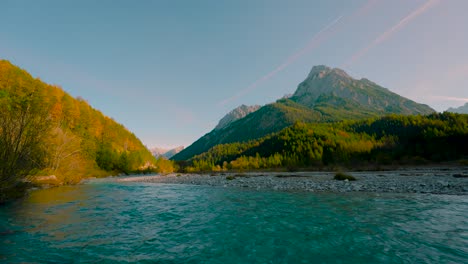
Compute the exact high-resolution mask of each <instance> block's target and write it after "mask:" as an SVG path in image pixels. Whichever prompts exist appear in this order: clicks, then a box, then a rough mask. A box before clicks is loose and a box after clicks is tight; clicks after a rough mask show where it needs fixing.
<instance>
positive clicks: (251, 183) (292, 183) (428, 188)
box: [118, 167, 468, 195]
mask: <svg viewBox="0 0 468 264" xmlns="http://www.w3.org/2000/svg"><path fill="white" fill-rule="evenodd" d="M334 175H335V173H333V172H294V173H291V172H281V173H279V172H264V173H258V172H249V173H244V174H242V176H239V174H235V173H223V174H217V175H209V174H178V175H176V174H171V175H167V176H160V175H153V176H135V177H125V178H121V179H118V181H121V182H150V183H170V184H193V185H209V186H221V187H240V188H252V189H271V190H303V191H311V192H321V191H322V192H376V193H386V192H391V193H432V194H452V195H467V194H468V178H466V177H457V176H455V175H468V168H467V167H456V168H450V169H447V168H424V169H420V168H417V169H404V170H394V171H378V172H377V171H364V172H353V177H354V178H355V179H356V180H357V181H349V180H348V181H337V180H334Z"/></svg>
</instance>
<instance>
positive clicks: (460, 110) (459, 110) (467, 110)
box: [447, 103, 468, 114]
mask: <svg viewBox="0 0 468 264" xmlns="http://www.w3.org/2000/svg"><path fill="white" fill-rule="evenodd" d="M447 112H452V113H459V114H468V103H465V104H464V105H462V106H460V107H457V108H452V107H450V108H449V109H447Z"/></svg>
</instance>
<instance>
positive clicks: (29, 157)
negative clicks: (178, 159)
mask: <svg viewBox="0 0 468 264" xmlns="http://www.w3.org/2000/svg"><path fill="white" fill-rule="evenodd" d="M159 163H161V164H158V161H157V160H155V159H154V157H153V156H152V155H151V153H150V152H149V151H148V150H147V149H146V147H145V146H144V145H143V144H142V143H141V141H140V140H139V139H138V138H137V137H136V136H135V135H134V134H133V133H131V132H130V131H129V130H128V129H126V128H125V127H124V126H123V125H121V124H119V123H117V122H115V121H114V120H113V119H112V118H109V117H107V116H105V115H103V114H102V113H101V112H99V111H98V110H96V109H94V108H92V107H91V106H90V105H89V104H88V103H87V102H86V101H85V100H83V99H80V98H78V99H75V98H73V97H72V96H70V95H69V94H68V93H66V92H65V91H64V90H63V89H61V88H60V87H57V86H54V85H49V84H46V83H44V82H42V81H41V80H40V79H36V78H33V77H32V76H31V75H30V74H29V73H27V72H26V71H25V70H22V69H20V68H18V67H16V66H14V65H12V64H11V63H10V62H8V61H5V60H0V179H1V181H0V193H6V190H8V189H11V188H14V186H15V185H16V184H18V182H20V181H21V179H22V178H23V177H24V176H25V175H31V174H35V175H49V176H51V175H53V176H54V177H52V179H56V182H58V183H60V184H62V183H64V184H66V183H74V182H77V181H79V180H80V179H81V178H83V177H90V176H96V175H102V174H109V173H120V172H125V173H128V172H132V171H136V170H143V169H148V168H155V169H163V168H164V167H167V166H168V165H170V164H165V162H164V161H160V162H159ZM163 163H164V164H163ZM158 166H159V168H158ZM0 200H2V198H1V197H0Z"/></svg>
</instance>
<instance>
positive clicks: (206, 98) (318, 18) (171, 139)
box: [0, 0, 468, 147]
mask: <svg viewBox="0 0 468 264" xmlns="http://www.w3.org/2000/svg"><path fill="white" fill-rule="evenodd" d="M0 10H1V16H0V58H2V59H7V60H10V61H11V62H12V63H14V64H16V65H18V66H20V67H21V68H24V69H26V70H27V71H29V72H30V73H31V74H32V75H33V76H35V77H39V78H41V79H42V80H44V81H46V82H48V83H51V84H57V85H59V86H61V87H62V88H63V89H64V90H65V91H67V92H69V93H71V94H72V95H73V96H81V97H83V98H85V99H86V100H87V101H88V102H89V103H90V104H91V105H92V106H93V107H95V108H97V109H99V110H101V111H102V112H103V113H105V114H106V115H108V116H111V117H112V118H114V119H115V120H117V121H118V122H120V123H122V124H124V125H125V126H126V127H127V128H128V129H130V130H131V131H133V132H134V133H135V134H136V135H137V136H138V137H139V138H140V139H141V140H142V141H143V143H145V144H146V145H147V146H149V147H153V146H162V147H172V146H178V145H184V146H187V145H189V144H191V143H192V142H193V141H194V140H196V139H198V138H199V137H200V136H202V135H204V134H205V133H207V132H209V131H210V130H211V129H212V128H213V127H214V126H215V125H216V123H217V122H218V120H219V119H220V118H222V117H223V116H224V115H225V114H226V113H227V112H229V111H230V110H231V109H233V108H235V107H237V106H238V105H240V104H260V105H263V104H266V103H269V102H273V101H275V100H276V99H278V98H279V97H282V96H283V95H285V94H288V93H293V92H294V91H295V89H296V87H297V85H298V84H299V83H300V82H301V81H302V80H304V78H305V77H306V76H307V74H308V72H309V70H310V69H311V67H312V66H314V65H318V64H325V65H328V66H331V67H340V68H343V69H344V70H345V71H347V72H348V73H349V74H350V75H351V76H353V77H356V78H361V77H366V78H368V79H370V80H372V81H374V82H376V83H378V84H380V85H382V86H384V87H387V88H389V89H390V90H392V91H394V92H396V93H399V94H401V95H403V96H406V97H409V98H410V99H413V100H415V101H417V102H421V103H426V104H429V105H430V106H431V107H433V108H435V109H436V110H438V111H442V110H445V109H447V108H448V107H449V106H459V105H462V104H464V103H465V102H467V101H468V99H467V98H468V78H467V77H468V49H467V47H468V30H467V28H466V25H468V16H467V15H466V10H468V1H466V0H439V1H438V0H355V1H348V0H341V1H338V0H320V1H318V0H316V1H312V0H288V1H285V0H282V1H277V0H236V1H228V0H226V1H220V0H198V1H190V0H185V1H182V0H167V1H165V0H159V1H158V0H154V1H144V0H141V1H129V0H128V1H107V0H100V1H85V0H81V1H47V0H44V1H35V0H34V1H33V0H31V1H22V0H2V1H0Z"/></svg>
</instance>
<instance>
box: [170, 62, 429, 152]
mask: <svg viewBox="0 0 468 264" xmlns="http://www.w3.org/2000/svg"><path fill="white" fill-rule="evenodd" d="M433 112H434V110H433V109H432V108H430V107H429V106H427V105H424V104H418V103H416V102H414V101H412V100H409V99H407V98H404V97H402V96H400V95H398V94H396V93H393V92H391V91H389V90H388V89H386V88H383V87H381V86H379V85H377V84H375V83H373V82H371V81H369V80H367V79H361V80H356V79H354V78H352V77H350V76H349V75H348V74H346V73H345V72H344V71H343V70H340V69H336V68H335V69H332V68H329V67H326V66H315V67H313V68H312V70H311V71H310V73H309V75H308V76H307V78H306V79H305V80H304V81H303V82H302V83H301V84H299V86H298V88H297V90H296V92H295V93H294V94H293V96H292V97H291V98H288V99H280V100H278V101H276V102H275V103H272V104H268V105H265V106H263V107H261V108H260V109H258V110H256V111H255V112H253V113H250V114H248V115H247V116H245V117H244V118H241V119H239V120H237V121H235V122H232V123H230V124H229V125H227V126H225V127H224V128H222V129H214V130H212V131H211V132H209V133H208V134H206V135H204V136H203V137H201V138H200V139H198V140H197V141H195V142H194V143H193V144H192V145H190V146H189V147H187V148H185V149H184V150H183V151H181V152H180V153H178V154H177V155H175V156H174V157H173V158H172V159H174V160H187V159H190V158H192V157H193V156H195V155H198V154H201V153H203V152H205V151H207V150H209V149H210V148H212V147H214V146H216V145H218V144H225V143H232V142H244V141H247V140H251V139H256V138H259V137H262V136H265V135H268V134H269V133H273V132H278V131H280V130H281V129H283V128H285V127H288V126H291V125H292V124H294V123H295V122H298V121H300V122H333V121H339V120H348V119H363V118H369V117H377V116H384V115H387V114H404V115H414V114H430V113H433Z"/></svg>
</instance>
